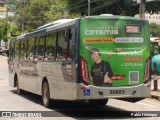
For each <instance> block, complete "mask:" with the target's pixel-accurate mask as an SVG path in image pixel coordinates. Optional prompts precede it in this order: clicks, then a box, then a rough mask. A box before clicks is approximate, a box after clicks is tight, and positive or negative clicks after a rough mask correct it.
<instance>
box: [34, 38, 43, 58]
mask: <svg viewBox="0 0 160 120" xmlns="http://www.w3.org/2000/svg"><path fill="white" fill-rule="evenodd" d="M44 50H45V36H41V37H39V38H37V39H36V55H35V59H37V60H43V59H44Z"/></svg>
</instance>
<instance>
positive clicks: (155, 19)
mask: <svg viewBox="0 0 160 120" xmlns="http://www.w3.org/2000/svg"><path fill="white" fill-rule="evenodd" d="M135 17H137V18H138V17H139V15H135ZM145 19H147V20H148V21H149V23H156V24H159V25H160V22H159V21H160V14H156V13H153V14H150V13H145Z"/></svg>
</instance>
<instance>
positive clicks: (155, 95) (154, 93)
mask: <svg viewBox="0 0 160 120" xmlns="http://www.w3.org/2000/svg"><path fill="white" fill-rule="evenodd" d="M150 98H151V99H153V98H154V99H157V100H159V101H160V90H158V91H151V95H150Z"/></svg>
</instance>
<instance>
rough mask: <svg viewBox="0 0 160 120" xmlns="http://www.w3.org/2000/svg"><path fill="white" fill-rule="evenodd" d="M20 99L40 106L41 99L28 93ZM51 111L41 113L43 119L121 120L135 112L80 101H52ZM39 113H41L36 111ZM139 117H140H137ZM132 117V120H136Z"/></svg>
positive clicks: (14, 91) (14, 92) (13, 91)
mask: <svg viewBox="0 0 160 120" xmlns="http://www.w3.org/2000/svg"><path fill="white" fill-rule="evenodd" d="M11 92H12V93H13V94H17V93H16V90H11ZM20 96H21V97H23V98H25V99H28V100H30V101H32V102H34V103H36V104H39V105H42V106H43V104H42V97H41V96H39V95H35V94H32V93H29V92H26V91H25V92H24V93H23V94H21V95H20ZM49 110H51V111H42V116H43V117H71V118H74V119H84V118H87V119H95V118H96V119H105V118H111V119H117V118H118V119H119V118H120V119H123V118H131V117H132V115H135V114H136V113H135V112H131V111H126V110H124V109H120V108H118V107H112V106H109V105H106V106H92V105H90V104H89V103H88V102H85V101H81V102H75V101H54V100H52V105H51V107H50V108H49ZM38 112H41V111H38ZM138 117H140V116H138ZM138 117H133V118H138Z"/></svg>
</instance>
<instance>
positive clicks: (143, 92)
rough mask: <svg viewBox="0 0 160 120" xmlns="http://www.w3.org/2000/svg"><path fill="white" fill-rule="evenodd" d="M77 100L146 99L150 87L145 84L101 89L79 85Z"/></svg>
mask: <svg viewBox="0 0 160 120" xmlns="http://www.w3.org/2000/svg"><path fill="white" fill-rule="evenodd" d="M78 86H79V87H78V89H79V90H78V91H79V92H78V93H77V99H79V100H80V99H83V100H84V99H108V98H146V97H149V96H150V87H147V86H145V85H144V84H140V85H134V86H123V87H122V86H121V87H99V86H93V85H89V86H84V85H82V84H79V85H78Z"/></svg>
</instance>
